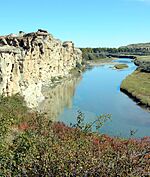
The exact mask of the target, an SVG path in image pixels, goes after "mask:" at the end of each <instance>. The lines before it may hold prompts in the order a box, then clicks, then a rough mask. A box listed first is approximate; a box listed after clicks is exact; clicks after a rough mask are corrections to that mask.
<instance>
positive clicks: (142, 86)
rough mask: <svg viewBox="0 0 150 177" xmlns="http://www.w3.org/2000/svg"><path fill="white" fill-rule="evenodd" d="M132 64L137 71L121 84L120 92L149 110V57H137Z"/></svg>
mask: <svg viewBox="0 0 150 177" xmlns="http://www.w3.org/2000/svg"><path fill="white" fill-rule="evenodd" d="M134 62H135V64H136V65H137V66H138V69H137V70H136V71H135V72H133V73H132V74H131V75H129V76H128V77H127V78H126V79H125V80H124V81H123V82H122V84H121V91H123V92H124V93H126V94H127V95H128V96H130V97H132V98H133V99H134V100H135V101H136V102H137V103H138V104H139V105H143V106H144V107H147V108H150V56H141V57H137V58H136V59H135V61H134Z"/></svg>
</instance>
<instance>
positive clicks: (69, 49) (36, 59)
mask: <svg viewBox="0 0 150 177" xmlns="http://www.w3.org/2000/svg"><path fill="white" fill-rule="evenodd" d="M81 61H82V52H81V51H80V50H79V49H77V48H75V47H74V44H73V43H72V42H71V41H67V42H64V43H63V42H61V41H60V40H57V39H54V38H53V36H52V35H51V34H49V33H48V32H47V31H45V30H38V31H37V32H35V33H28V34H25V33H23V32H20V33H19V35H8V36H1V37H0V94H4V95H5V96H8V95H12V94H16V93H20V94H21V95H22V96H24V98H25V100H26V101H27V103H28V106H29V107H35V106H37V105H36V104H33V103H32V104H30V100H31V99H32V98H35V97H36V99H39V101H40V100H42V99H43V95H42V93H41V89H42V86H43V85H46V84H49V83H50V82H51V80H52V79H53V78H56V77H57V78H58V77H63V76H67V75H68V73H69V71H70V70H71V69H73V68H75V67H76V66H77V65H79V64H81Z"/></svg>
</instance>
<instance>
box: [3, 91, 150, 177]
mask: <svg viewBox="0 0 150 177" xmlns="http://www.w3.org/2000/svg"><path fill="white" fill-rule="evenodd" d="M0 115H1V116H0V157H1V164H0V175H1V176H16V175H18V174H19V175H20V176H40V175H41V174H42V175H43V176H68V175H70V176H73V175H74V176H85V175H87V176H97V175H98V176H115V175H116V174H117V175H120V176H131V175H134V176H139V177H140V176H147V175H149V172H150V168H149V158H150V154H149V148H150V139H149V137H147V138H143V139H120V138H111V137H109V136H107V135H101V134H97V133H92V132H91V131H90V128H91V126H92V125H94V124H93V123H88V124H84V119H83V114H82V113H81V112H79V113H78V116H77V123H76V124H74V126H72V127H68V126H66V125H65V124H63V123H59V122H58V123H55V122H54V123H52V122H51V120H50V119H49V117H47V115H46V114H38V113H36V112H31V111H30V110H29V109H27V107H26V105H25V102H23V99H22V98H21V97H20V96H19V95H16V96H13V97H7V98H2V97H1V98H0ZM108 118H109V117H108V115H105V116H101V117H99V119H97V121H95V123H98V124H97V125H99V128H100V127H101V125H102V124H103V123H104V122H105V121H106V120H107V119H108ZM133 135H134V132H133V131H132V132H131V137H132V136H133Z"/></svg>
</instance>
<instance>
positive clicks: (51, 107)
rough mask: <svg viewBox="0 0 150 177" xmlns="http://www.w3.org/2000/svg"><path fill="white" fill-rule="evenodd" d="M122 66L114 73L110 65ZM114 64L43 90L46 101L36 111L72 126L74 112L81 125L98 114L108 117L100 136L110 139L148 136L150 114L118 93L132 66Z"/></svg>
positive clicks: (94, 69)
mask: <svg viewBox="0 0 150 177" xmlns="http://www.w3.org/2000/svg"><path fill="white" fill-rule="evenodd" d="M115 62H117V63H125V64H127V65H128V68H126V69H123V70H116V69H114V68H113V65H114V64H115ZM114 64H104V65H99V66H95V67H92V68H90V69H87V70H86V71H85V72H84V73H83V74H82V76H81V77H79V78H73V79H69V80H66V81H64V82H63V83H60V84H58V85H57V86H56V87H54V88H51V89H50V88H45V89H44V91H43V93H44V96H45V97H46V98H47V99H46V100H45V101H43V102H42V103H41V104H40V105H39V107H40V109H41V111H45V112H47V113H48V114H49V115H50V117H52V118H53V119H54V120H56V121H63V122H65V123H66V124H68V125H69V124H70V123H73V124H74V123H75V121H76V116H77V111H78V110H80V111H81V112H82V113H83V114H84V115H85V122H91V121H93V120H95V118H96V117H97V116H99V115H101V114H105V113H108V114H111V115H112V116H111V120H109V121H107V122H106V123H105V125H104V126H103V127H102V128H101V130H100V132H101V133H104V134H108V135H110V136H119V137H126V138H128V137H130V131H131V130H134V131H136V133H135V135H134V137H143V136H150V112H148V111H147V110H145V109H143V108H141V107H140V106H138V105H137V104H136V103H135V102H134V101H133V100H132V99H131V98H129V97H128V96H127V95H125V94H124V93H122V92H121V91H120V84H121V82H122V81H123V79H125V77H126V76H128V75H129V74H131V73H132V72H133V71H134V70H135V69H136V66H135V65H134V63H133V61H132V60H131V59H127V58H124V59H118V60H115V61H114Z"/></svg>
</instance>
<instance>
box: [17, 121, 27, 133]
mask: <svg viewBox="0 0 150 177" xmlns="http://www.w3.org/2000/svg"><path fill="white" fill-rule="evenodd" d="M18 129H19V130H21V131H25V130H28V129H29V125H28V123H27V122H23V123H21V124H19V125H18Z"/></svg>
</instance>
